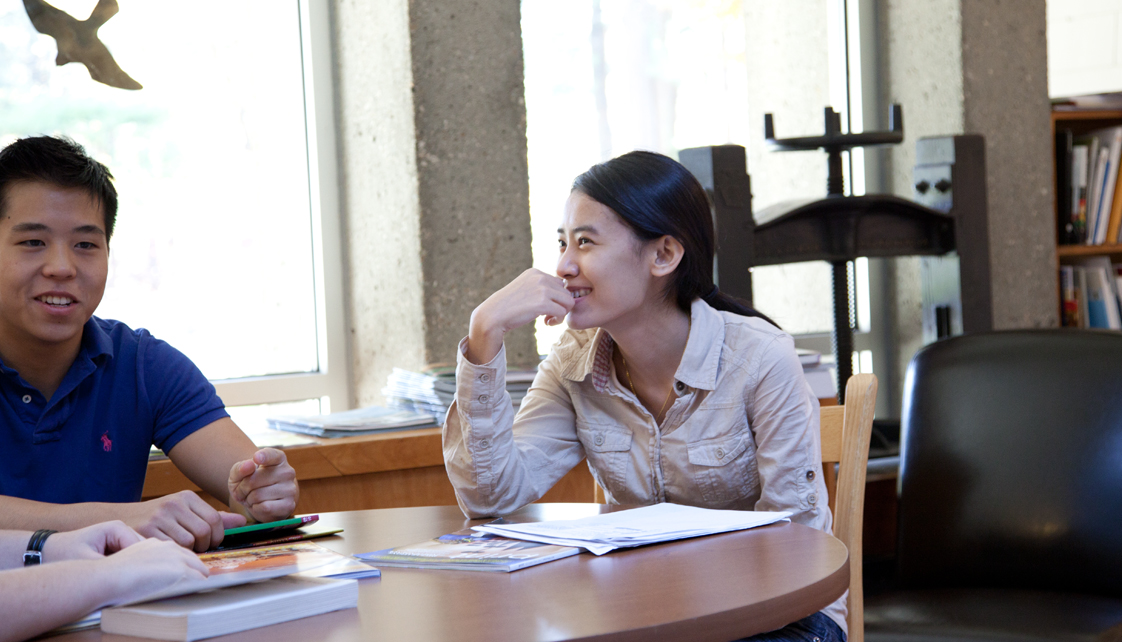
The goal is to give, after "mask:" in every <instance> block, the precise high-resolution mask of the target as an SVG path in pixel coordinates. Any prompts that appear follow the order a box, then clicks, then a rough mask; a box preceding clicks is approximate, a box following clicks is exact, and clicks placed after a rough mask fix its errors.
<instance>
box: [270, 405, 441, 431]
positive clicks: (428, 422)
mask: <svg viewBox="0 0 1122 642" xmlns="http://www.w3.org/2000/svg"><path fill="white" fill-rule="evenodd" d="M435 424H436V418H435V417H434V416H433V415H432V413H428V412H418V411H414V410H406V409H402V408H383V407H381V406H371V407H368V408H356V409H354V410H344V411H341V412H333V413H331V414H327V415H309V416H291V415H286V416H278V417H270V418H269V427H270V428H272V429H274V430H284V431H288V432H297V433H302V434H307V435H313V436H316V437H347V436H353V435H365V434H370V433H375V432H382V431H387V430H401V429H404V428H417V427H420V426H432V425H435Z"/></svg>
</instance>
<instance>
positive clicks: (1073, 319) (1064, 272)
mask: <svg viewBox="0 0 1122 642" xmlns="http://www.w3.org/2000/svg"><path fill="white" fill-rule="evenodd" d="M1060 297H1061V301H1062V306H1061V310H1062V311H1063V317H1062V319H1061V325H1063V327H1065V328H1078V327H1081V326H1082V319H1080V314H1079V290H1078V289H1077V288H1076V287H1075V267H1074V266H1072V265H1061V266H1060Z"/></svg>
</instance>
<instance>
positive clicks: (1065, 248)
mask: <svg viewBox="0 0 1122 642" xmlns="http://www.w3.org/2000/svg"><path fill="white" fill-rule="evenodd" d="M1103 255H1106V256H1109V257H1111V258H1112V259H1122V243H1104V244H1103V245H1058V246H1056V256H1057V257H1058V258H1059V260H1060V263H1063V262H1064V259H1065V258H1074V257H1080V256H1103Z"/></svg>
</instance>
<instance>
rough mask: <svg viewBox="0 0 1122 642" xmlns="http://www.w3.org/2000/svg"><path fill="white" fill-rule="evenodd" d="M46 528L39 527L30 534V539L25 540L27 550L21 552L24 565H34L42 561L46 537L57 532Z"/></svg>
mask: <svg viewBox="0 0 1122 642" xmlns="http://www.w3.org/2000/svg"><path fill="white" fill-rule="evenodd" d="M57 532H58V531H52V530H50V529H48V528H40V529H39V530H37V531H35V532H34V533H33V534H32V535H31V539H30V540H28V542H27V551H26V552H24V554H23V565H24V566H35V565H36V564H42V563H43V544H45V543H46V542H47V538H48V537H50V536H51V535H53V534H55V533H57Z"/></svg>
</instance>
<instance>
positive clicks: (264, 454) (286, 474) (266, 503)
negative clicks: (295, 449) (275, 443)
mask: <svg viewBox="0 0 1122 642" xmlns="http://www.w3.org/2000/svg"><path fill="white" fill-rule="evenodd" d="M229 486H230V504H231V506H232V507H233V505H234V503H235V502H236V503H238V504H240V505H241V506H243V507H244V508H245V510H246V514H248V515H249V516H251V517H253V519H256V520H257V521H259V522H273V521H276V520H278V519H284V518H286V517H289V516H291V515H292V513H293V512H295V511H296V502H297V500H298V499H300V487H299V486H298V485H297V484H296V471H295V470H293V469H292V466H290V465H289V464H288V458H287V457H285V454H284V452H282V451H280V450H277V449H276V448H262V449H261V450H258V451H257V452H256V453H254V454H253V459H246V460H245V461H239V462H238V463H236V464H234V466H233V467H232V468H231V469H230V480H229Z"/></svg>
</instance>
